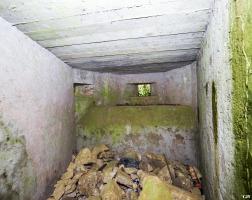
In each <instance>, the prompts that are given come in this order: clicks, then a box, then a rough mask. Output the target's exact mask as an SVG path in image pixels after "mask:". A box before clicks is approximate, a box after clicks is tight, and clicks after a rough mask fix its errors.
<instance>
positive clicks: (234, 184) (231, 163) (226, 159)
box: [197, 0, 251, 200]
mask: <svg viewBox="0 0 252 200" xmlns="http://www.w3.org/2000/svg"><path fill="white" fill-rule="evenodd" d="M250 2H251V1H250ZM249 9H250V11H249ZM246 13H251V3H249V1H233V0H218V1H215V2H214V7H213V14H212V17H211V21H210V23H209V25H208V29H207V32H206V37H205V40H204V42H203V44H202V48H201V53H200V55H199V62H198V70H197V75H198V102H199V129H200V134H199V135H200V147H201V151H200V152H201V169H202V172H203V174H204V186H205V192H206V194H207V199H209V200H210V199H215V200H219V199H225V200H230V199H242V195H245V194H249V192H248V186H247V185H248V180H249V177H248V175H247V171H249V170H248V164H247V159H248V153H247V152H248V151H247V146H248V145H247V143H248V142H247V130H248V129H247V121H248V117H247V110H248V107H247V105H248V100H249V99H248V97H249V95H248V91H247V88H248V87H247V86H246V85H247V84H248V81H247V80H248V64H247V63H248V60H249V59H248V57H246V55H249V53H248V52H249V51H247V52H246V50H245V48H243V46H244V44H249V41H247V42H245V41H243V40H244V38H245V37H244V36H245V33H246V32H247V31H245V30H246V29H245V24H243V23H244V22H246V20H248V19H246V17H244V16H246V15H247V14H246ZM243 17H244V18H243ZM230 19H231V20H230ZM250 19H251V18H250ZM237 20H238V21H239V22H238V21H237ZM230 25H231V27H230ZM250 30H251V29H250ZM247 33H248V34H250V38H251V32H250V33H249V32H247ZM230 38H231V39H230ZM244 42H245V43H244ZM250 55H251V54H250ZM250 60H251V57H250Z"/></svg>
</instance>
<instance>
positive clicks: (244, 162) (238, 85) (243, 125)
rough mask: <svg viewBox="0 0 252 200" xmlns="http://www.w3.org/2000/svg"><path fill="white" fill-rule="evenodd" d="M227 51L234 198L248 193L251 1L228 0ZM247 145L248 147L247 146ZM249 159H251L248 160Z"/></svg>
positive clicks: (249, 180) (251, 50) (249, 190)
mask: <svg viewBox="0 0 252 200" xmlns="http://www.w3.org/2000/svg"><path fill="white" fill-rule="evenodd" d="M231 2H232V15H231V40H230V41H231V51H232V60H231V64H232V72H233V74H232V76H233V97H232V104H233V106H232V109H233V130H234V135H235V141H236V144H235V169H236V171H235V180H234V183H235V185H234V188H235V191H234V194H235V195H236V197H237V199H239V198H240V197H241V195H242V194H248V193H249V192H251V185H249V182H250V184H251V175H250V174H249V171H250V173H251V167H252V166H249V165H248V163H249V160H248V159H249V151H248V144H249V138H250V137H251V136H249V135H251V131H252V130H251V126H250V122H249V123H248V120H250V119H251V114H252V113H251V111H250V109H249V108H250V107H251V99H252V96H251V92H250V88H251V87H252V85H251V83H252V82H251V80H250V79H251V75H250V73H249V72H250V70H251V55H252V47H251V46H252V40H251V38H252V34H251V33H252V28H251V27H252V26H251V25H252V22H251V13H252V7H251V1H250V0H236V1H234V0H232V1H231ZM250 148H251V147H250ZM250 162H251V161H250Z"/></svg>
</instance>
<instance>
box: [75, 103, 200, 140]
mask: <svg viewBox="0 0 252 200" xmlns="http://www.w3.org/2000/svg"><path fill="white" fill-rule="evenodd" d="M194 125H195V116H194V112H193V110H192V108H191V107H189V106H100V107H93V108H92V109H90V110H89V111H88V113H87V114H86V115H85V116H84V117H83V118H82V119H81V120H80V122H79V125H78V127H79V129H83V131H82V133H84V134H85V135H84V136H87V137H95V138H101V137H103V136H104V135H106V134H108V135H110V136H111V135H112V138H113V142H117V141H119V140H120V139H121V138H122V136H123V135H125V134H127V127H130V129H131V132H133V133H135V134H137V133H138V132H139V131H140V130H142V129H144V128H145V127H175V128H181V129H192V128H194Z"/></svg>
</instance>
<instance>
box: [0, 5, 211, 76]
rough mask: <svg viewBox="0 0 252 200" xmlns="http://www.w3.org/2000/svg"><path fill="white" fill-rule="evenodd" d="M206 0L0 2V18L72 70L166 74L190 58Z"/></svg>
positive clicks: (200, 33) (199, 33) (208, 8)
mask: <svg viewBox="0 0 252 200" xmlns="http://www.w3.org/2000/svg"><path fill="white" fill-rule="evenodd" d="M210 13H211V0H191V1H188V0H1V1H0V16H1V17H3V18H4V19H6V20H7V21H9V22H10V23H12V24H13V25H14V26H16V27H17V28H18V29H19V30H21V31H22V32H24V33H25V34H26V35H28V36H29V37H31V38H32V39H33V40H35V41H37V42H38V43H39V44H41V45H42V46H43V47H45V48H47V49H48V50H49V51H51V52H52V53H53V54H55V55H56V56H57V57H59V58H60V59H61V60H63V61H64V62H66V63H67V64H69V65H70V66H72V67H75V68H80V69H86V70H92V71H99V72H114V73H143V72H158V71H159V72H160V71H168V70H170V69H174V68H176V67H182V66H185V65H188V64H189V63H191V62H193V61H194V60H195V59H196V55H197V53H198V51H199V48H200V44H201V41H202V38H203V35H204V32H205V30H206V26H207V24H208V21H209V17H210Z"/></svg>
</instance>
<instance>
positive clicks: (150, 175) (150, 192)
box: [48, 145, 203, 200]
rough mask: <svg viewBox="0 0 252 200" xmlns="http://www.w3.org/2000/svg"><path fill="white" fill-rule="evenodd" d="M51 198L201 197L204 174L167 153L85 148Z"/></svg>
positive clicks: (181, 199) (176, 199) (145, 199)
mask: <svg viewBox="0 0 252 200" xmlns="http://www.w3.org/2000/svg"><path fill="white" fill-rule="evenodd" d="M54 188H55V189H54V192H53V193H52V195H51V197H50V198H48V200H201V199H202V197H203V196H202V194H201V174H200V172H199V170H198V169H197V168H196V167H194V166H188V165H183V164H181V163H179V162H176V161H170V160H167V159H166V157H165V156H164V155H159V154H154V153H145V154H143V155H141V154H139V153H137V152H135V151H128V152H125V153H124V154H120V155H117V154H115V152H113V151H112V150H110V149H109V147H107V146H106V145H99V146H96V147H94V148H93V149H92V150H91V149H89V148H84V149H82V150H81V151H80V152H79V153H78V155H77V156H73V158H72V161H71V162H70V164H69V166H68V168H67V170H66V172H65V173H64V174H63V175H62V177H61V179H60V180H59V181H58V182H57V183H56V184H55V185H54Z"/></svg>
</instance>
